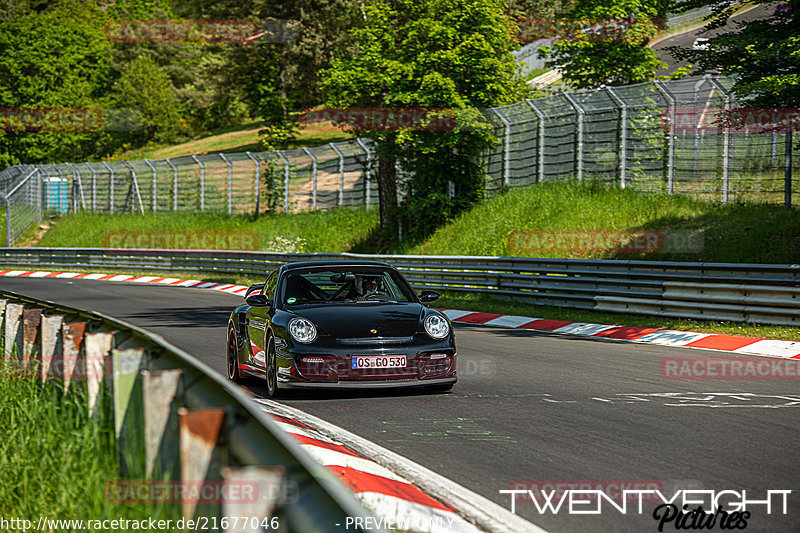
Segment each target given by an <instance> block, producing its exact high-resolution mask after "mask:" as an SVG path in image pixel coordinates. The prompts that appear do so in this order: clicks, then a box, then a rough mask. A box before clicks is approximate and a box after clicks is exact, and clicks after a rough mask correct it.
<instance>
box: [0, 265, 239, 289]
mask: <svg viewBox="0 0 800 533" xmlns="http://www.w3.org/2000/svg"><path fill="white" fill-rule="evenodd" d="M2 276H5V277H9V278H59V279H91V280H96V281H127V282H131V283H160V284H163V285H172V286H175V287H191V288H194V289H211V290H215V291H223V292H229V293H231V294H242V293H244V291H246V290H247V287H245V286H243V285H233V284H230V283H215V282H213V281H200V280H196V279H182V278H163V277H158V276H128V275H126V274H86V273H80V272H42V271H30V270H0V277H2Z"/></svg>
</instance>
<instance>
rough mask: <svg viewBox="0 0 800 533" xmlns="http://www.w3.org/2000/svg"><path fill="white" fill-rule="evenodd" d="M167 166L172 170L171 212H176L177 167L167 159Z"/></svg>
mask: <svg viewBox="0 0 800 533" xmlns="http://www.w3.org/2000/svg"><path fill="white" fill-rule="evenodd" d="M166 161H167V164H168V165H169V166H170V168H172V210H173V211H177V210H178V167H176V166H175V165H174V164H172V161H170V160H169V159H167V160H166Z"/></svg>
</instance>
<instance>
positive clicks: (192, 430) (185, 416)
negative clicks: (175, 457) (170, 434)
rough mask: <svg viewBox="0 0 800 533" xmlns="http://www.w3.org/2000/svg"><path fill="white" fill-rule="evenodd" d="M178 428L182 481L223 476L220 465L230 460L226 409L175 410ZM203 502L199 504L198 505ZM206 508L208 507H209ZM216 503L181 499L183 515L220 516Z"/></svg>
mask: <svg viewBox="0 0 800 533" xmlns="http://www.w3.org/2000/svg"><path fill="white" fill-rule="evenodd" d="M178 421H179V427H180V430H179V431H180V435H179V440H180V457H181V461H180V463H181V477H180V479H181V481H182V482H184V483H202V482H204V481H219V480H221V479H222V472H221V471H222V468H223V467H225V466H228V463H229V461H230V459H229V453H228V446H227V440H228V427H227V422H228V421H227V413H226V410H225V409H214V408H212V409H191V410H190V409H186V408H183V407H181V408H179V409H178ZM200 505H202V507H200ZM209 507H210V508H211V509H209ZM220 509H221V506H220V505H219V504H199V503H198V501H197V500H194V501H192V500H186V499H185V500H184V502H183V516H184V518H187V519H193V518H195V517H197V516H219V514H220Z"/></svg>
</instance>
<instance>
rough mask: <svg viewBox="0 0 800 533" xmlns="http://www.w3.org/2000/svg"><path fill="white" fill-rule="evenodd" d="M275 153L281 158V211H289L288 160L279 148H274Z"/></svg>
mask: <svg viewBox="0 0 800 533" xmlns="http://www.w3.org/2000/svg"><path fill="white" fill-rule="evenodd" d="M275 153H277V154H278V157H280V158H281V159H283V165H284V166H283V212H284V213H288V212H289V171H290V169H289V160H288V159H286V156H285V155H283V152H281V151H280V150H275Z"/></svg>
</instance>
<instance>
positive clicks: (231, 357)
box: [228, 328, 242, 383]
mask: <svg viewBox="0 0 800 533" xmlns="http://www.w3.org/2000/svg"><path fill="white" fill-rule="evenodd" d="M228 378H229V379H230V380H231V381H233V382H234V383H241V382H242V376H241V375H240V374H239V357H238V356H237V348H236V332H235V331H234V330H233V328H230V329H228Z"/></svg>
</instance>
